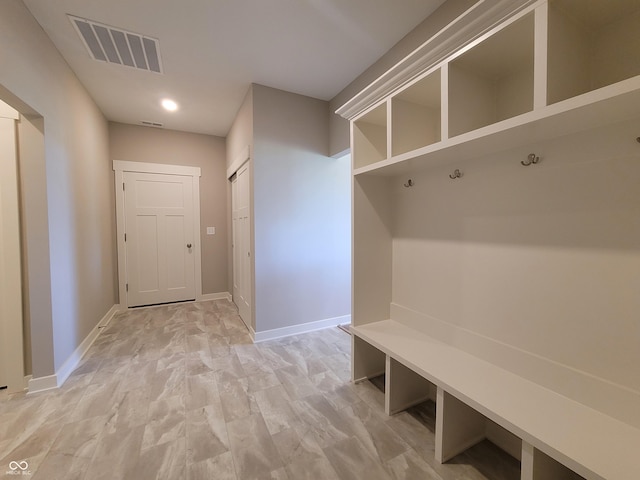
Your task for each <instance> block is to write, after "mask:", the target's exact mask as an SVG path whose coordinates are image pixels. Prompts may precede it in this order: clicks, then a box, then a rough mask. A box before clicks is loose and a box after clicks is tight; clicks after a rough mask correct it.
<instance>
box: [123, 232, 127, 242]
mask: <svg viewBox="0 0 640 480" xmlns="http://www.w3.org/2000/svg"><path fill="white" fill-rule="evenodd" d="M124 241H125V242H126V241H127V234H126V233H125V234H124Z"/></svg>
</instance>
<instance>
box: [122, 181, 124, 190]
mask: <svg viewBox="0 0 640 480" xmlns="http://www.w3.org/2000/svg"><path fill="white" fill-rule="evenodd" d="M122 191H123V192H124V182H122Z"/></svg>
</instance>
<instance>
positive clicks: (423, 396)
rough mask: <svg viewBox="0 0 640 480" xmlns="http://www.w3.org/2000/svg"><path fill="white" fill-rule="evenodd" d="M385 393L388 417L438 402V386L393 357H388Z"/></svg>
mask: <svg viewBox="0 0 640 480" xmlns="http://www.w3.org/2000/svg"><path fill="white" fill-rule="evenodd" d="M385 392H386V395H385V403H384V409H385V412H386V413H387V415H393V414H395V413H398V412H402V411H403V410H406V409H407V408H409V407H413V406H414V405H418V404H420V403H423V402H426V401H427V400H433V401H434V402H435V401H436V386H435V385H434V384H433V383H431V382H430V381H429V380H427V379H426V378H424V377H422V376H421V375H419V374H417V373H416V372H414V371H413V370H411V369H410V368H408V367H406V366H404V365H403V364H402V363H400V362H398V361H397V360H396V359H394V358H393V357H391V356H387V368H386V378H385Z"/></svg>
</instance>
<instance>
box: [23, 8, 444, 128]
mask: <svg viewBox="0 0 640 480" xmlns="http://www.w3.org/2000/svg"><path fill="white" fill-rule="evenodd" d="M23 1H24V3H25V5H26V6H27V8H29V10H30V11H31V13H32V14H33V16H34V17H35V18H36V20H37V21H38V22H39V23H40V25H41V26H42V28H43V29H44V30H45V32H46V33H47V34H48V36H49V37H50V38H51V40H52V41H53V43H54V44H55V45H56V47H57V48H58V50H59V51H60V52H61V54H62V55H63V57H64V58H65V60H66V61H67V63H68V64H69V65H70V67H71V68H72V69H73V71H74V72H75V73H76V75H77V76H78V78H79V79H80V81H81V82H82V83H83V84H84V86H85V87H86V88H87V90H88V91H89V93H90V95H91V96H92V97H93V98H94V100H95V101H96V103H97V104H98V106H99V108H100V109H101V110H102V112H103V113H104V114H105V116H106V117H107V119H108V120H111V121H117V122H123V123H130V124H140V123H141V122H142V121H149V122H157V123H161V124H163V125H164V127H165V128H170V129H174V130H182V131H188V132H196V133H206V134H212V135H218V136H226V134H227V133H228V131H229V128H230V126H231V123H232V122H233V119H234V118H235V115H236V113H237V111H238V109H239V107H240V104H241V103H242V100H243V98H244V96H245V94H246V92H247V90H248V88H249V86H250V84H251V83H259V84H262V85H266V86H269V87H273V88H278V89H282V90H287V91H290V92H294V93H299V94H302V95H307V96H310V97H314V98H319V99H322V100H331V99H332V98H333V97H334V96H335V95H336V94H338V93H339V92H340V91H341V90H342V89H343V88H344V87H346V86H347V85H348V84H349V83H351V81H352V80H354V79H355V78H356V77H357V76H358V75H359V74H360V73H362V72H363V71H364V70H365V69H366V68H368V67H369V66H370V65H371V64H372V63H374V62H375V61H376V60H377V59H378V58H380V56H382V55H383V54H384V53H385V52H386V51H387V50H389V49H390V48H391V47H392V46H393V45H394V44H395V43H397V42H398V41H399V40H400V39H401V38H402V37H404V36H405V35H406V34H407V33H408V32H409V31H411V30H412V29H413V28H414V27H415V26H416V25H418V24H419V23H420V22H421V21H422V20H423V19H424V18H426V17H427V16H428V15H429V14H430V13H431V12H433V11H434V10H435V9H436V8H437V7H438V6H439V5H440V4H442V3H443V2H444V0H180V1H177V0H55V1H52V0H23ZM67 14H71V15H74V16H77V17H82V18H86V19H89V20H93V21H95V22H98V23H101V24H104V25H108V26H112V27H116V28H119V29H122V30H126V31H130V32H134V33H138V34H141V35H144V36H148V37H152V38H155V39H157V40H158V42H159V49H160V57H161V62H162V67H163V73H162V74H158V73H154V72H149V71H142V70H137V69H135V68H131V67H125V66H121V65H115V64H110V63H106V62H101V61H97V60H94V59H92V58H91V56H90V55H89V53H88V51H87V49H86V47H85V46H84V43H83V42H82V40H81V39H80V36H79V35H78V33H77V32H76V30H75V28H74V27H73V25H72V23H71V21H70V19H69V17H68V16H67ZM165 97H170V98H172V99H173V100H175V101H176V102H177V103H178V105H179V109H178V110H177V111H176V112H173V113H170V112H166V111H164V109H163V108H162V107H161V106H160V100H161V99H163V98H165Z"/></svg>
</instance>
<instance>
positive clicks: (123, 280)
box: [113, 160, 202, 310]
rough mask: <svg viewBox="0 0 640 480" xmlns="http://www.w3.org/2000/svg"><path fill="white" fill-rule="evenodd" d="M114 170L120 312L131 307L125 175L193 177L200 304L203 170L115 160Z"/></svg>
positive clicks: (197, 294) (195, 273) (196, 268)
mask: <svg viewBox="0 0 640 480" xmlns="http://www.w3.org/2000/svg"><path fill="white" fill-rule="evenodd" d="M113 170H114V172H115V182H114V188H115V197H116V234H117V245H118V291H119V299H120V300H119V303H120V309H121V310H126V309H127V308H128V307H127V257H126V244H125V239H124V234H125V205H124V191H123V184H124V173H125V172H139V173H157V174H164V175H182V176H190V177H191V179H192V192H193V214H194V218H193V239H194V246H193V250H194V252H193V253H194V257H195V258H194V260H195V269H194V270H195V271H194V275H195V287H196V301H199V300H202V262H201V259H202V255H201V251H202V250H201V246H200V239H201V237H200V175H201V173H200V168H199V167H189V166H183V165H165V164H159V163H145V162H131V161H126V160H114V161H113Z"/></svg>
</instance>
